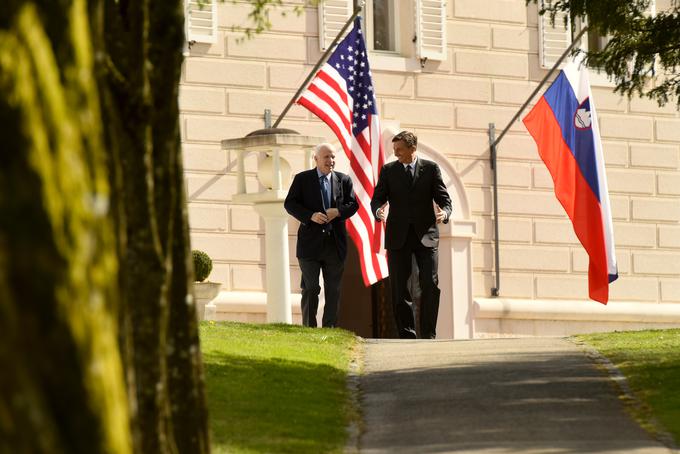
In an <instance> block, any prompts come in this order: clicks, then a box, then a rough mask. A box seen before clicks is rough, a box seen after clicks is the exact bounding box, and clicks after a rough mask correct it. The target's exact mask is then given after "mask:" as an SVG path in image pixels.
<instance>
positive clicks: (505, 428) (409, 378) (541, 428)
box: [358, 338, 673, 454]
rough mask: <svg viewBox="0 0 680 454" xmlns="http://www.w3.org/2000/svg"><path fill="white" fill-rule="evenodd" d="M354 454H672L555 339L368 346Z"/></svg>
mask: <svg viewBox="0 0 680 454" xmlns="http://www.w3.org/2000/svg"><path fill="white" fill-rule="evenodd" d="M364 358H365V360H364V361H365V362H364V373H363V374H362V376H361V377H360V379H359V392H360V399H361V408H362V412H363V419H364V424H365V425H364V427H363V428H362V433H361V434H360V435H359V439H358V444H359V448H360V452H361V453H365V454H368V453H371V454H372V453H445V452H455V453H461V452H468V453H478V454H482V453H565V454H566V453H639V454H641V453H645V454H647V453H649V454H657V453H659V454H661V453H664V454H666V453H670V452H673V451H671V450H670V449H668V448H666V447H664V446H663V445H662V444H661V443H659V442H657V441H655V440H653V439H652V438H650V436H648V435H647V434H646V433H645V432H644V431H643V430H642V429H641V428H640V427H638V425H637V424H636V423H635V422H634V421H633V420H632V419H631V418H630V417H629V416H628V415H627V414H626V413H625V412H624V410H623V406H622V404H621V403H620V401H619V399H618V398H617V391H616V388H615V387H614V386H613V385H612V382H611V380H610V378H609V377H608V376H607V375H606V373H604V372H602V371H601V370H599V369H597V368H596V367H595V366H594V365H593V363H592V362H591V361H590V360H589V359H588V358H587V357H586V356H585V354H584V353H583V351H582V350H581V348H580V347H578V346H577V345H574V344H572V343H571V342H569V341H567V340H564V339H559V338H532V339H490V340H473V341H420V340H419V341H406V340H405V341H397V340H367V341H366V344H365V355H364Z"/></svg>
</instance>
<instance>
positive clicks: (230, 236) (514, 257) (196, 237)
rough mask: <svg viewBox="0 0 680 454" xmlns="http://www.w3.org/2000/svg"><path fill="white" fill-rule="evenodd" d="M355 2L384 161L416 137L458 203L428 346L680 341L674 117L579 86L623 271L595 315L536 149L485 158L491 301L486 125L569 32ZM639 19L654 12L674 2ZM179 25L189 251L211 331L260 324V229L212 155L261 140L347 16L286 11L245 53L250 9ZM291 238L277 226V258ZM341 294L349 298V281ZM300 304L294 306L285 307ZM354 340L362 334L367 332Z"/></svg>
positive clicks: (317, 131) (452, 0)
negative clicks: (210, 292) (677, 329)
mask: <svg viewBox="0 0 680 454" xmlns="http://www.w3.org/2000/svg"><path fill="white" fill-rule="evenodd" d="M366 3H367V5H366V8H365V10H366V11H365V13H364V14H365V16H366V20H365V24H366V25H365V27H366V30H365V36H366V37H367V44H368V46H369V48H371V49H372V52H371V54H370V56H369V61H370V65H371V69H372V73H373V81H374V86H375V92H376V95H377V100H378V104H379V106H378V109H379V113H380V116H381V120H382V123H383V129H384V131H383V143H384V146H385V153H386V156H387V157H388V159H389V158H390V157H391V145H390V140H391V138H392V137H393V135H394V134H396V132H398V131H399V130H402V129H408V130H412V131H414V132H415V133H416V134H417V135H418V138H419V152H420V153H421V154H422V155H423V156H425V157H427V158H428V159H432V160H435V161H436V162H438V163H439V164H440V166H441V168H442V170H443V173H444V177H445V181H446V183H447V185H448V187H449V192H450V193H451V195H452V198H453V200H454V215H453V222H452V223H451V225H449V226H445V227H444V228H443V229H442V244H441V246H440V266H439V271H440V279H441V287H442V292H443V295H442V306H441V309H440V322H439V323H440V326H439V329H438V331H439V334H440V337H455V338H469V337H484V336H499V335H545V334H552V335H562V334H569V333H575V332H585V331H598V330H612V329H628V328H632V329H639V328H644V327H654V326H660V327H662V326H663V327H665V326H680V115H679V114H678V111H677V110H676V106H675V104H673V103H672V104H670V105H666V106H665V107H659V106H658V105H657V104H656V103H655V102H653V101H649V100H647V99H640V98H632V99H628V98H626V97H622V96H620V95H618V94H615V93H613V84H611V83H610V82H608V81H607V80H606V78H605V77H602V76H595V77H593V78H592V79H594V80H591V84H592V91H593V97H594V102H595V104H596V106H597V110H598V114H599V124H600V131H601V135H602V141H603V148H604V157H605V163H606V168H607V178H608V183H609V193H610V199H611V207H612V216H613V221H614V238H615V243H616V248H617V261H618V267H619V279H618V280H617V281H616V282H614V283H613V284H611V285H610V303H609V304H608V305H607V306H602V305H600V304H599V303H596V302H593V301H590V300H588V284H587V268H588V257H587V255H586V253H585V251H584V250H583V248H582V247H581V245H580V244H579V242H578V240H577V238H576V236H575V235H574V233H573V230H572V227H571V224H570V222H569V220H568V218H567V216H566V214H565V213H564V210H563V209H562V207H561V205H560V204H559V202H558V201H557V199H556V198H555V196H554V194H553V183H552V179H551V177H550V175H549V173H548V171H547V170H546V167H545V165H544V164H543V162H542V161H541V160H540V158H539V156H538V153H537V151H536V147H535V144H534V142H533V140H532V139H531V137H530V136H529V134H528V132H527V131H526V129H525V128H524V126H523V125H522V123H521V122H520V121H516V122H515V123H514V124H512V125H511V127H510V130H509V132H508V134H507V135H506V136H505V138H504V139H503V141H502V142H501V143H500V144H499V147H498V174H497V175H498V213H499V216H498V221H499V244H500V248H499V257H500V263H499V265H500V288H499V290H500V291H499V293H500V294H499V296H498V297H494V296H492V294H491V289H492V287H494V286H495V271H494V217H493V199H492V192H493V191H492V178H493V173H492V170H491V168H490V161H489V158H490V153H489V136H488V128H489V123H494V124H495V128H496V130H497V132H498V131H499V130H501V129H502V128H504V127H505V126H506V125H507V124H508V122H509V121H510V119H511V118H512V117H513V115H514V114H515V112H516V111H517V110H518V109H519V107H520V106H521V105H522V104H523V103H524V101H525V100H526V99H527V98H528V96H529V95H530V93H531V92H532V91H533V90H534V88H535V87H536V86H537V84H538V83H539V81H540V80H541V79H543V77H544V76H545V75H546V74H547V71H548V69H547V68H549V67H550V66H551V65H552V62H554V61H555V59H556V56H559V54H560V53H561V49H564V48H565V47H566V45H568V43H569V42H570V36H571V33H570V32H569V31H566V30H565V29H564V27H562V26H561V24H558V25H557V26H555V27H552V26H550V24H548V23H546V22H544V19H543V18H541V17H540V16H539V15H538V9H539V8H538V6H537V5H535V4H529V5H526V4H525V2H524V0H488V1H484V2H480V1H477V0H448V1H447V2H444V1H441V0H436V1H435V0H369V1H367V2H366ZM653 6H654V8H655V9H656V10H661V9H664V8H668V7H670V0H665V1H661V0H657V1H656V3H655V5H653ZM189 9H190V16H191V20H190V22H189V40H190V49H189V50H188V52H187V54H188V56H187V58H186V61H185V64H184V68H183V75H182V85H181V92H180V110H181V128H182V142H183V149H184V157H185V175H186V185H187V193H188V200H189V217H190V226H191V239H192V247H193V248H194V249H202V250H205V251H206V252H208V254H210V256H211V257H212V258H213V260H214V262H215V265H214V271H213V273H212V275H211V278H210V279H211V280H213V281H218V282H221V283H222V293H221V294H220V296H219V297H218V299H217V301H216V304H217V311H218V312H217V317H218V318H224V319H226V318H230V319H236V320H243V321H263V320H264V313H265V311H264V301H265V297H264V289H265V272H264V264H265V260H266V257H265V254H264V230H263V222H262V221H261V220H260V218H259V217H258V215H257V214H256V213H255V211H254V210H253V208H252V206H250V205H246V204H239V203H235V202H234V201H233V200H232V198H233V195H234V194H235V192H236V172H237V169H236V157H235V154H234V152H233V151H230V150H222V149H221V146H220V143H221V141H222V140H223V139H232V138H238V137H242V136H245V135H246V134H248V133H250V132H252V131H254V130H257V129H261V128H263V127H264V126H265V123H264V121H265V120H264V113H265V109H269V110H270V111H271V113H272V117H273V119H274V120H275V119H276V118H277V116H278V115H279V113H280V112H281V111H282V110H283V108H284V107H285V105H286V104H287V103H288V101H289V100H290V99H291V97H292V96H293V94H294V93H295V91H296V90H297V88H298V87H299V85H300V84H301V83H302V82H303V81H304V79H305V77H306V76H307V74H308V73H309V72H310V71H311V69H312V67H313V65H314V64H315V63H316V61H317V60H318V59H319V57H320V56H321V54H322V49H323V48H324V47H325V46H327V45H328V43H329V42H330V40H331V39H332V38H333V36H334V35H335V33H337V30H339V25H340V24H342V23H343V22H344V20H345V19H346V18H347V17H349V15H350V14H351V10H352V1H351V0H325V1H324V2H322V3H321V4H320V5H318V6H314V5H308V4H305V2H303V1H285V2H284V5H283V6H282V7H280V8H278V9H274V10H273V11H272V12H271V13H270V20H271V29H270V30H268V31H265V32H263V33H260V34H258V35H256V36H254V37H252V38H245V36H244V34H243V32H242V31H239V30H236V29H234V27H235V26H241V27H247V26H249V25H250V24H249V18H248V13H249V12H250V2H236V3H235V4H232V3H227V2H225V3H217V4H214V5H213V4H211V3H210V2H208V5H207V7H206V9H204V10H201V9H200V8H198V6H197V5H196V4H194V2H190V3H189ZM281 12H284V13H285V15H281ZM298 12H299V14H297V13H298ZM653 12H654V11H651V13H653ZM578 26H579V24H574V27H573V28H575V29H577V28H578ZM320 36H321V39H320ZM599 39H600V37H595V36H590V37H588V36H587V35H586V36H585V37H584V38H583V43H582V45H583V46H588V45H591V46H592V45H598V44H597V43H598V40H599ZM539 96H540V94H539ZM535 101H536V99H535V100H534V102H535ZM532 105H533V104H532ZM527 111H528V110H527ZM280 127H284V128H289V129H293V130H295V131H298V132H299V133H301V134H304V135H310V136H319V137H325V138H326V140H327V141H329V142H332V143H337V140H336V139H335V137H334V136H333V133H332V132H331V130H330V129H329V128H328V127H327V126H326V125H325V124H323V123H322V122H321V121H319V120H318V119H317V118H316V117H314V116H313V115H312V114H310V113H309V112H308V111H306V110H305V109H303V108H301V107H299V106H294V107H293V108H292V109H291V110H290V112H289V113H288V114H287V116H286V117H285V119H284V120H283V121H282V123H281V124H280ZM258 159H260V158H258V156H250V157H249V158H248V159H246V162H245V166H246V172H247V175H248V176H247V179H246V180H247V181H246V184H247V186H248V187H249V188H250V190H253V191H257V188H258V185H259V183H258V181H257V178H256V175H255V173H256V170H257V160H258ZM288 160H289V162H290V164H291V167H292V169H293V172H297V171H300V170H302V169H303V168H305V167H306V166H308V165H309V164H308V163H306V162H305V159H304V154H302V153H301V154H295V155H291V156H289V157H288ZM347 165H348V164H347V160H346V159H342V158H341V159H339V162H338V165H337V167H338V169H339V170H341V171H342V170H343V168H345V169H346V168H347ZM296 230H297V225H296V222H295V221H294V220H292V219H291V221H290V223H289V240H290V247H289V250H290V251H295V240H296V238H295V233H296ZM290 263H291V266H290V269H291V289H293V292H294V293H299V281H300V272H299V268H298V266H297V261H296V259H295V257H294V252H293V253H292V254H291V257H290ZM357 267H358V260H357V258H356V255H355V256H350V258H349V260H348V262H347V271H346V274H347V275H348V279H353V276H356V275H358V274H357V273H358V272H357V271H356V270H357ZM353 282H354V283H349V284H347V286H346V287H347V288H348V291H347V292H348V293H347V295H352V293H351V292H352V290H351V289H352V288H354V287H356V282H359V281H356V280H355V281H353ZM362 295H363V296H356V295H355V296H351V297H349V296H348V298H350V299H351V302H345V300H344V299H343V305H345V308H346V310H349V309H350V308H351V312H352V314H353V315H352V314H350V315H348V317H350V318H352V317H354V318H362V319H364V320H363V321H360V322H358V323H359V324H361V323H363V324H364V326H365V325H370V324H371V323H373V324H374V323H375V318H376V310H377V309H376V305H375V301H374V300H375V294H374V293H373V294H372V293H371V292H370V291H367V292H365V293H363V294H362ZM371 299H373V301H371ZM296 300H297V301H299V295H297V296H296V295H293V301H294V302H295V301H296ZM371 311H372V315H371ZM297 312H298V313H299V309H297ZM371 318H372V319H373V321H371ZM297 319H298V320H299V317H298V318H297ZM355 331H357V332H359V333H360V334H362V335H371V333H370V332H367V331H366V329H364V328H362V329H356V330H355ZM373 333H375V330H373Z"/></svg>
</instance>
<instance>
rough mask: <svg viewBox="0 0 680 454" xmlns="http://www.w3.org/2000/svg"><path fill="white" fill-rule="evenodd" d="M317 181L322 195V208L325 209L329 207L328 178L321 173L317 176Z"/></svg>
mask: <svg viewBox="0 0 680 454" xmlns="http://www.w3.org/2000/svg"><path fill="white" fill-rule="evenodd" d="M319 182H320V183H321V195H322V196H323V208H324V210H327V209H329V208H330V207H331V196H330V194H329V191H328V179H327V178H326V176H325V175H322V176H321V177H320V178H319Z"/></svg>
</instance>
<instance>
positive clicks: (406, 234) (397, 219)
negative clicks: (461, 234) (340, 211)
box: [371, 131, 451, 339]
mask: <svg viewBox="0 0 680 454" xmlns="http://www.w3.org/2000/svg"><path fill="white" fill-rule="evenodd" d="M417 145H418V138H417V137H416V136H415V134H413V133H411V132H408V131H402V132H400V133H399V134H397V135H396V136H394V138H393V139H392V146H393V148H394V155H395V156H396V157H397V161H394V162H390V163H388V164H385V165H384V166H383V168H382V170H381V172H380V177H379V178H378V184H377V185H376V187H375V190H374V192H373V199H372V200H371V211H372V212H373V213H374V214H375V217H376V219H377V220H378V221H383V220H385V205H386V204H388V203H389V215H387V227H386V230H385V249H387V267H388V269H389V272H390V289H391V290H392V306H393V308H394V315H395V318H396V321H397V329H398V330H399V337H401V338H402V339H415V338H416V330H415V317H414V313H413V301H412V297H411V295H410V294H409V292H408V289H407V281H408V279H409V276H410V275H411V263H412V257H414V256H415V259H416V263H417V264H418V269H419V283H420V288H421V292H422V293H421V300H420V335H421V337H422V338H424V339H434V338H435V336H436V327H437V314H438V312H439V295H440V293H441V292H440V290H439V287H438V284H439V278H438V275H437V259H438V251H437V247H438V245H439V229H438V228H437V224H438V223H440V222H444V223H447V222H448V221H449V217H450V216H451V198H450V197H449V194H448V192H447V191H446V186H444V182H443V180H442V174H441V171H440V170H439V166H438V165H437V164H436V163H434V162H432V161H427V160H425V159H423V158H420V157H418V156H416V148H417ZM434 203H436V204H437V205H438V207H435V205H434Z"/></svg>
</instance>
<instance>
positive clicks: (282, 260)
mask: <svg viewBox="0 0 680 454" xmlns="http://www.w3.org/2000/svg"><path fill="white" fill-rule="evenodd" d="M324 141H325V140H324V139H323V138H322V137H310V136H302V135H300V134H298V133H297V132H295V131H292V130H290V129H281V128H267V129H260V130H257V131H254V132H251V133H250V134H248V135H247V136H245V137H241V138H239V139H227V140H223V141H222V149H224V150H231V151H235V152H236V156H237V165H238V168H237V171H238V175H237V178H238V180H237V186H236V194H235V195H234V197H233V201H234V202H237V203H249V204H252V205H254V208H255V211H257V213H258V214H259V215H260V217H262V219H264V226H265V227H264V228H265V263H266V279H267V322H268V323H292V321H293V314H292V311H291V303H290V268H289V260H288V213H287V212H286V210H285V209H284V208H283V202H284V200H285V198H286V194H287V193H288V186H289V185H290V176H291V167H290V164H289V163H288V162H287V161H286V160H285V159H283V158H282V157H281V156H280V154H281V152H282V151H283V152H297V153H301V154H303V153H304V158H305V161H304V162H305V164H307V163H309V162H310V158H311V153H312V149H313V148H314V147H315V146H316V145H318V144H319V143H322V142H324ZM253 152H265V153H266V157H265V158H264V159H262V160H261V161H260V162H259V164H258V169H257V179H258V180H259V181H260V184H261V186H262V189H261V190H260V192H256V193H247V192H246V174H245V165H244V162H245V158H246V156H247V155H248V154H249V153H253Z"/></svg>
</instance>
